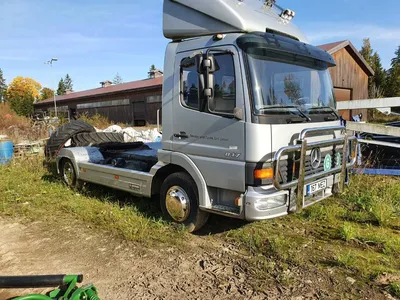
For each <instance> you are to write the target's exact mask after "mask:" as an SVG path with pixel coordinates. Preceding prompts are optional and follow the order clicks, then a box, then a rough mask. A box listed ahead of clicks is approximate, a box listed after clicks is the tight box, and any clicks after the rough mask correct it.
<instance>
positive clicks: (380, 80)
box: [370, 52, 386, 93]
mask: <svg viewBox="0 0 400 300" xmlns="http://www.w3.org/2000/svg"><path fill="white" fill-rule="evenodd" d="M371 63H372V65H371V67H372V69H373V70H374V72H375V75H374V77H372V85H371V86H370V88H372V87H375V88H376V89H378V90H381V92H382V93H384V89H385V81H386V71H385V69H383V67H382V62H381V58H380V56H379V54H378V52H375V53H374V55H373V56H372V60H371Z"/></svg>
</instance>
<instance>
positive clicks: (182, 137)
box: [174, 131, 189, 139]
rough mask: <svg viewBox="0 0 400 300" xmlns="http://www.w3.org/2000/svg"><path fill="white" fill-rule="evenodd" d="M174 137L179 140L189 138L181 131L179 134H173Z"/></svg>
mask: <svg viewBox="0 0 400 300" xmlns="http://www.w3.org/2000/svg"><path fill="white" fill-rule="evenodd" d="M174 137H176V138H180V139H188V138H189V136H188V135H187V134H186V132H184V131H181V132H179V133H174Z"/></svg>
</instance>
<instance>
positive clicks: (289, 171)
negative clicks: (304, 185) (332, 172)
mask: <svg viewBox="0 0 400 300" xmlns="http://www.w3.org/2000/svg"><path fill="white" fill-rule="evenodd" d="M310 153H311V151H309V152H308V153H307V156H306V162H305V176H308V175H314V174H318V173H322V172H324V161H325V158H326V156H327V155H328V154H330V155H331V158H332V165H331V166H330V167H331V168H334V167H336V166H337V165H336V155H337V153H340V154H341V155H342V153H343V148H336V149H332V150H329V151H324V152H322V153H321V158H322V161H321V164H320V165H319V167H318V168H317V169H313V168H312V167H311V157H310ZM279 167H280V168H279V174H280V183H288V182H291V181H293V180H296V179H297V178H298V172H299V168H300V159H299V158H298V157H296V155H295V154H293V156H292V157H289V158H287V159H282V160H281V161H280V164H279Z"/></svg>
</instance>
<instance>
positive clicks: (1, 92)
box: [0, 68, 7, 103]
mask: <svg viewBox="0 0 400 300" xmlns="http://www.w3.org/2000/svg"><path fill="white" fill-rule="evenodd" d="M6 91H7V84H6V79H5V78H4V76H3V70H2V69H1V68H0V103H2V102H5V98H6V97H5V96H6Z"/></svg>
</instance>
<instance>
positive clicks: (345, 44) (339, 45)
mask: <svg viewBox="0 0 400 300" xmlns="http://www.w3.org/2000/svg"><path fill="white" fill-rule="evenodd" d="M318 48H320V49H322V50H325V51H326V52H328V53H329V54H331V55H332V54H334V53H336V52H338V51H339V50H342V49H343V48H346V50H347V51H348V52H349V53H350V55H351V56H352V57H353V58H354V59H355V60H356V61H357V63H358V64H359V65H360V66H361V68H362V69H363V70H364V72H365V73H367V75H368V76H373V75H374V74H375V72H374V70H373V69H372V68H371V66H370V65H369V64H368V63H367V62H366V61H365V59H364V57H362V55H361V54H360V52H358V50H357V49H356V47H354V45H353V44H352V43H351V42H350V41H349V40H346V41H340V42H335V43H330V44H325V45H320V46H318Z"/></svg>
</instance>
